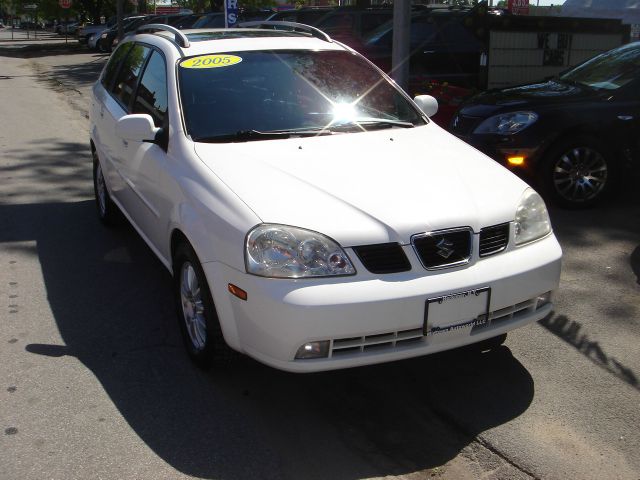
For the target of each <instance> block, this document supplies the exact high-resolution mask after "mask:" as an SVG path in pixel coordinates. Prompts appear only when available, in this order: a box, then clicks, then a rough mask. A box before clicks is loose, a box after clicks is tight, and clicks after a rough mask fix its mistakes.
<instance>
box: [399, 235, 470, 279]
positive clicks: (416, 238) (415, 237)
mask: <svg viewBox="0 0 640 480" xmlns="http://www.w3.org/2000/svg"><path fill="white" fill-rule="evenodd" d="M460 232H467V233H468V235H469V238H468V242H469V247H468V251H466V252H461V254H462V253H464V258H463V259H461V260H457V261H455V262H446V260H445V261H444V262H443V263H440V264H437V265H429V264H428V263H427V262H426V261H425V259H424V258H423V255H424V252H423V249H421V248H420V246H416V242H420V241H421V240H424V239H426V238H429V237H436V236H446V235H449V234H456V233H460ZM411 246H412V247H413V251H414V252H415V254H416V255H417V257H418V259H419V260H420V263H421V264H422V266H423V267H424V268H425V269H427V270H440V269H443V268H453V267H458V266H461V265H466V264H467V263H469V261H470V260H471V257H472V255H473V230H472V229H471V228H470V227H457V228H449V229H446V230H435V231H433V232H425V233H418V234H415V235H413V236H412V237H411Z"/></svg>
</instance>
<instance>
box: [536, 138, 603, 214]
mask: <svg viewBox="0 0 640 480" xmlns="http://www.w3.org/2000/svg"><path fill="white" fill-rule="evenodd" d="M614 175H615V165H614V164H613V161H612V155H611V153H610V152H609V150H608V149H607V148H606V147H605V146H604V145H602V144H601V143H600V142H599V141H597V140H595V139H591V138H589V137H586V136H576V137H572V138H569V139H566V140H563V141H560V142H559V143H557V144H556V145H554V146H552V147H551V149H550V150H549V152H548V153H547V154H546V155H545V156H544V158H543V161H542V176H541V185H540V189H541V190H542V192H543V193H544V194H545V196H546V197H547V198H548V199H549V200H550V201H551V202H553V203H554V204H556V205H558V206H561V207H565V208H586V207H590V206H593V205H595V204H596V203H598V202H600V201H601V200H602V199H603V198H604V197H605V196H606V195H607V194H608V193H609V191H610V189H611V184H612V182H613V180H614Z"/></svg>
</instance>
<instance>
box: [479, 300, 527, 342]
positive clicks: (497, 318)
mask: <svg viewBox="0 0 640 480" xmlns="http://www.w3.org/2000/svg"><path fill="white" fill-rule="evenodd" d="M537 309H538V305H537V301H536V299H535V298H532V299H531V300H525V301H524V302H520V303H518V304H516V305H511V306H509V307H505V308H501V309H500V310H494V311H493V312H489V325H491V326H494V327H495V326H497V325H502V324H503V323H508V322H510V321H514V320H515V321H517V320H520V319H521V318H523V317H526V316H527V315H529V314H531V313H533V312H535V311H536V310H537ZM485 318H486V315H480V316H479V317H478V320H483V319H485ZM484 328H485V325H484V324H482V323H481V322H478V325H476V326H474V327H473V328H472V329H471V335H475V334H477V333H482V332H483V331H485V330H484Z"/></svg>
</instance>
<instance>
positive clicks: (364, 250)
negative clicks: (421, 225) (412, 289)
mask: <svg viewBox="0 0 640 480" xmlns="http://www.w3.org/2000/svg"><path fill="white" fill-rule="evenodd" d="M353 250H354V251H355V252H356V255H358V258H359V259H360V261H361V262H362V264H363V265H364V267H365V268H366V269H367V270H369V271H370V272H371V273H397V272H407V271H409V270H411V264H410V263H409V260H408V259H407V256H406V255H405V254H404V250H402V247H401V246H400V245H399V244H397V243H381V244H377V245H363V246H361V247H353Z"/></svg>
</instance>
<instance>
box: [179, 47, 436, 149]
mask: <svg viewBox="0 0 640 480" xmlns="http://www.w3.org/2000/svg"><path fill="white" fill-rule="evenodd" d="M179 79H180V94H181V102H182V107H183V111H184V116H185V122H186V127H187V132H188V133H189V134H190V135H191V137H192V138H193V140H194V141H252V140H269V139H272V138H281V137H282V136H283V135H288V136H290V135H293V134H294V133H296V132H297V133H298V134H300V135H302V134H305V133H309V134H313V132H316V134H330V133H336V132H345V131H365V130H370V129H374V128H375V129H378V128H394V127H405V128H406V127H413V126H415V125H422V124H424V123H425V120H424V119H423V117H422V115H421V113H420V112H419V111H418V110H416V109H415V108H414V107H413V105H412V104H411V103H410V102H409V101H408V100H407V99H406V97H405V96H404V95H403V94H402V93H401V92H400V91H399V90H398V89H397V88H395V87H394V86H393V85H392V84H391V83H389V82H388V81H387V80H385V79H384V77H382V76H381V75H380V73H379V72H378V71H377V70H376V69H375V68H374V67H372V66H371V65H370V64H369V63H368V62H367V61H365V60H364V59H362V58H361V57H360V56H358V55H356V54H352V53H350V52H345V51H309V50H303V51H258V52H256V51H252V52H236V53H225V54H215V55H205V56H200V57H191V58H189V59H185V60H183V61H182V62H181V63H180V68H179ZM275 133H278V134H279V135H274V134H275ZM262 134H265V135H262Z"/></svg>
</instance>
